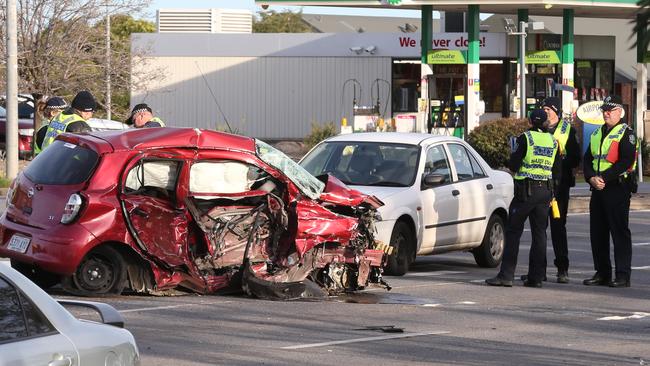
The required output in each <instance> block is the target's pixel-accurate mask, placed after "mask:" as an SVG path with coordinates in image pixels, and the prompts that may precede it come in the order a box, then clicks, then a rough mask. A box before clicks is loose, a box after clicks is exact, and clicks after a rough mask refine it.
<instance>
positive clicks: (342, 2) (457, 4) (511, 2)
mask: <svg viewBox="0 0 650 366" xmlns="http://www.w3.org/2000/svg"><path fill="white" fill-rule="evenodd" d="M255 3H256V4H258V5H262V6H263V5H285V6H337V7H364V8H377V9H381V8H384V9H408V10H419V9H421V8H422V6H424V5H430V6H431V7H432V8H433V10H436V11H448V12H465V11H467V6H468V5H478V6H479V7H480V10H481V12H482V13H496V14H513V13H516V12H517V9H528V13H529V15H544V16H562V12H563V10H564V9H573V11H574V16H576V17H584V18H617V19H635V18H636V15H637V13H638V12H639V6H638V5H637V4H636V0H608V1H598V0H574V1H548V0H500V1H499V0H496V1H495V0H484V1H481V0H442V1H432V0H366V1H362V0H332V1H322V0H294V1H292V0H256V1H255Z"/></svg>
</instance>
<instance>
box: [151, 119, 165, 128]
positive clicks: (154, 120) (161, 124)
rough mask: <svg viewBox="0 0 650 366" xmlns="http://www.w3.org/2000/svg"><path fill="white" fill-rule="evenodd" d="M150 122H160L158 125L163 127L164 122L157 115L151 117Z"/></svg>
mask: <svg viewBox="0 0 650 366" xmlns="http://www.w3.org/2000/svg"><path fill="white" fill-rule="evenodd" d="M151 122H158V123H160V127H165V122H163V121H162V119H160V118H158V117H154V118H152V119H151Z"/></svg>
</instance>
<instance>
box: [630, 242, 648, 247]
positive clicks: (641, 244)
mask: <svg viewBox="0 0 650 366" xmlns="http://www.w3.org/2000/svg"><path fill="white" fill-rule="evenodd" d="M632 245H634V246H635V247H644V246H647V245H650V243H634V244H632Z"/></svg>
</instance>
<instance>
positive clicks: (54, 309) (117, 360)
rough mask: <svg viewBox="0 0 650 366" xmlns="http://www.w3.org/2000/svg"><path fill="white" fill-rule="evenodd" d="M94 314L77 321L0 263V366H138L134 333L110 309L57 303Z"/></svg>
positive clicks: (86, 303) (107, 306)
mask: <svg viewBox="0 0 650 366" xmlns="http://www.w3.org/2000/svg"><path fill="white" fill-rule="evenodd" d="M60 302H61V303H63V304H66V305H72V306H83V307H90V308H93V309H94V310H96V311H98V312H99V314H100V316H101V318H102V321H103V323H104V324H100V323H96V322H92V321H85V320H79V319H77V318H75V317H74V316H72V314H70V313H69V312H68V311H67V310H66V309H65V308H64V307H63V306H61V304H59V302H57V301H56V300H54V299H53V298H52V297H50V295H48V294H47V293H45V292H44V291H43V290H41V289H40V288H39V287H38V286H36V285H35V284H34V283H33V282H31V281H30V280H28V279H27V278H26V277H25V276H23V275H22V274H20V273H18V272H17V271H16V270H14V269H13V268H11V267H9V266H8V265H4V264H2V263H0V366H5V365H51V366H72V365H124V366H130V365H139V364H140V355H139V353H138V348H137V346H136V344H135V340H134V339H133V335H131V333H129V331H127V330H126V329H123V328H122V327H123V326H124V320H123V319H122V317H121V316H120V314H119V313H118V312H117V311H116V310H115V309H113V308H112V307H111V306H109V305H106V304H103V303H94V302H87V301H72V300H61V301H60Z"/></svg>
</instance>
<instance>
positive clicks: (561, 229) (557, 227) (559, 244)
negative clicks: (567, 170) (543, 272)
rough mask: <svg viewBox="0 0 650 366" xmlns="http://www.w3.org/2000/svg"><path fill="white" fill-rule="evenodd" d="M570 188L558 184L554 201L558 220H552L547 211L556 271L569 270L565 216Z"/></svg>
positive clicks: (550, 214)
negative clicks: (557, 210) (556, 206)
mask: <svg viewBox="0 0 650 366" xmlns="http://www.w3.org/2000/svg"><path fill="white" fill-rule="evenodd" d="M570 189H571V187H570V186H569V185H567V184H560V186H559V187H558V189H557V192H556V195H555V200H556V201H557V205H558V208H559V209H560V218H559V219H554V218H553V217H552V213H551V212H550V210H549V220H551V225H550V226H551V238H552V240H553V252H554V253H555V262H554V264H555V266H556V267H557V269H558V271H568V270H569V245H568V243H567V233H566V215H567V211H568V210H569V190H570Z"/></svg>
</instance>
